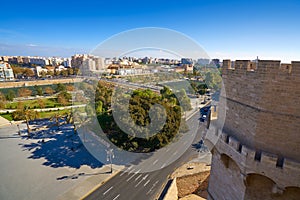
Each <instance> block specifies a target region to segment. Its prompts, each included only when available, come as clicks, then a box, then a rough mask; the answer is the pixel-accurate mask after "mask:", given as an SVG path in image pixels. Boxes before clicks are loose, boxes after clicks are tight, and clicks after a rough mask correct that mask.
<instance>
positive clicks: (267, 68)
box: [223, 60, 300, 76]
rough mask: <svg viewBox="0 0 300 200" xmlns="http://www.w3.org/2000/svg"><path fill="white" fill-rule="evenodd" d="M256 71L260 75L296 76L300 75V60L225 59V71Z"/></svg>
mask: <svg viewBox="0 0 300 200" xmlns="http://www.w3.org/2000/svg"><path fill="white" fill-rule="evenodd" d="M234 71H239V72H255V73H256V74H258V75H262V74H265V73H269V74H270V73H277V74H280V75H282V74H284V73H286V74H292V75H295V76H297V75H298V76H299V75H300V61H292V62H291V63H290V64H288V63H281V61H280V60H258V61H250V60H236V61H231V60H223V73H225V74H226V72H228V73H230V72H234Z"/></svg>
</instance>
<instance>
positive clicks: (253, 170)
mask: <svg viewBox="0 0 300 200" xmlns="http://www.w3.org/2000/svg"><path fill="white" fill-rule="evenodd" d="M222 78H223V82H224V86H225V92H221V96H220V106H222V105H224V107H225V108H224V109H223V110H224V111H226V117H225V122H224V126H222V127H221V126H218V122H217V123H215V124H214V123H212V124H211V126H214V131H213V134H215V136H217V137H218V138H219V139H218V141H217V142H216V144H215V146H214V148H213V149H212V154H213V157H212V168H211V175H210V182H209V188H208V192H209V199H213V200H219V199H228V200H235V199H237V200H241V199H264V200H269V199H275V200H277V199H278V200H279V199H300V62H292V63H291V64H281V63H280V61H273V60H259V61H257V62H251V61H248V60H237V61H235V62H231V61H230V60H224V61H223V71H222ZM221 102H223V103H221ZM224 102H226V103H224ZM225 105H226V106H225ZM219 110H222V109H219ZM220 112H221V111H220ZM220 115H225V114H224V113H223V114H222V113H220ZM210 134H211V133H210ZM208 142H209V141H208Z"/></svg>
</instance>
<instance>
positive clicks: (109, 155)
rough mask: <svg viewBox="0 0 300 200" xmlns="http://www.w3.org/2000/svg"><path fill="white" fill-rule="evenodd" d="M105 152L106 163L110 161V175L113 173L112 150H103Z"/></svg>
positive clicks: (113, 156)
mask: <svg viewBox="0 0 300 200" xmlns="http://www.w3.org/2000/svg"><path fill="white" fill-rule="evenodd" d="M105 151H106V160H107V162H108V161H110V173H112V172H113V169H112V159H113V158H115V155H114V150H113V149H109V150H105Z"/></svg>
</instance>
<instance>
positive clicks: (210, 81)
mask: <svg viewBox="0 0 300 200" xmlns="http://www.w3.org/2000/svg"><path fill="white" fill-rule="evenodd" d="M221 82H222V78H221V76H220V74H219V71H217V72H214V71H209V72H207V73H206V74H205V83H206V84H207V86H208V87H209V88H212V89H214V90H219V89H220V88H221Z"/></svg>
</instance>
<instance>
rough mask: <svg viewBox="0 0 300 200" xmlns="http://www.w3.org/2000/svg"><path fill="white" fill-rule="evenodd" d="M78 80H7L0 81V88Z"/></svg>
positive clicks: (75, 80) (75, 79)
mask: <svg viewBox="0 0 300 200" xmlns="http://www.w3.org/2000/svg"><path fill="white" fill-rule="evenodd" d="M80 81H82V79H80V78H64V79H46V80H33V81H18V82H16V81H8V82H0V88H14V87H24V86H35V85H51V84H58V83H75V82H80Z"/></svg>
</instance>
